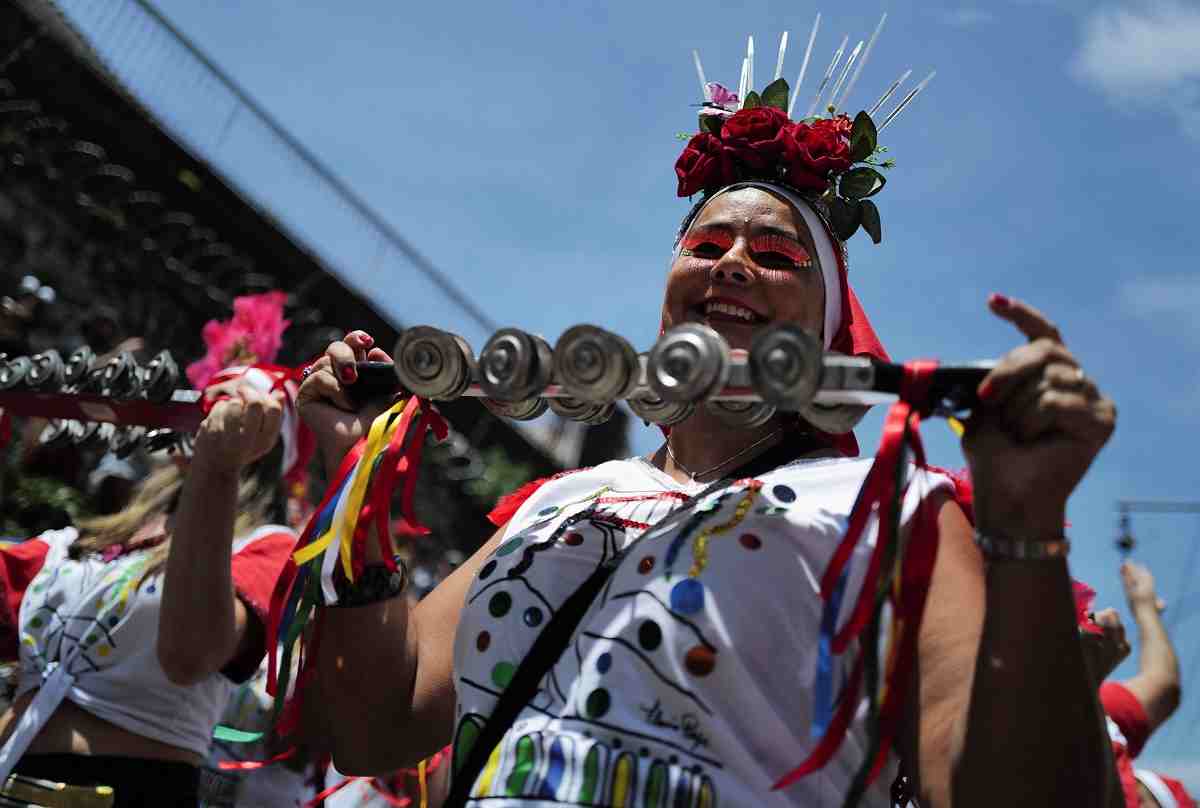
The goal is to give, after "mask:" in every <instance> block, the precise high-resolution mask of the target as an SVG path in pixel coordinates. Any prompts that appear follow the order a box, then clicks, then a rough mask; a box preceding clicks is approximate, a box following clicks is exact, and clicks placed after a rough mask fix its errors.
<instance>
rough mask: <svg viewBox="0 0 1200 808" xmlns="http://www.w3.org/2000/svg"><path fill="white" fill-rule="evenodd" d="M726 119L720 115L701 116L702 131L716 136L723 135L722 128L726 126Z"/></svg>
mask: <svg viewBox="0 0 1200 808" xmlns="http://www.w3.org/2000/svg"><path fill="white" fill-rule="evenodd" d="M724 123H725V119H724V118H722V117H721V116H720V115H701V116H700V131H701V132H710V133H711V134H714V135H719V134H721V127H722V126H723V125H724Z"/></svg>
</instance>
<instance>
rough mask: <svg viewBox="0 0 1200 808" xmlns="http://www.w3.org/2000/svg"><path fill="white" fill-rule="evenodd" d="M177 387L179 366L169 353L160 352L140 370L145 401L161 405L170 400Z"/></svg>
mask: <svg viewBox="0 0 1200 808" xmlns="http://www.w3.org/2000/svg"><path fill="white" fill-rule="evenodd" d="M178 386H179V365H177V364H176V363H175V358H174V357H173V356H171V352H170V351H160V352H159V353H158V355H157V356H155V357H154V358H153V359H151V360H150V363H149V364H148V365H146V366H145V367H144V368H142V392H143V393H144V394H145V396H146V398H147V400H149V401H153V402H154V403H156V404H161V403H163V402H165V401H169V400H170V399H171V394H172V393H173V392H175V388H176V387H178Z"/></svg>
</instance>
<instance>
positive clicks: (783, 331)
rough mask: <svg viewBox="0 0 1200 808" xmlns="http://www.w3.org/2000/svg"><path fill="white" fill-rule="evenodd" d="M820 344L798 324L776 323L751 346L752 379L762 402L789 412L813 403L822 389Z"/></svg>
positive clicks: (755, 339) (821, 353) (756, 336)
mask: <svg viewBox="0 0 1200 808" xmlns="http://www.w3.org/2000/svg"><path fill="white" fill-rule="evenodd" d="M823 353H824V352H823V351H822V350H821V344H820V343H819V342H817V340H816V339H815V338H814V337H813V336H812V335H811V334H809V333H808V332H807V331H805V330H804V329H802V328H800V326H798V325H796V324H795V323H773V324H771V325H769V326H767V327H766V328H764V329H762V330H761V331H759V332H758V333H757V334H755V335H754V341H753V342H752V343H751V344H750V356H749V360H748V364H749V365H750V379H751V384H753V385H754V389H755V390H756V391H757V392H758V394H759V395H760V396H762V397H763V400H765V401H769V402H771V403H772V404H775V405H776V406H778V407H781V408H783V409H787V410H797V409H800V408H801V407H803V406H804V405H806V404H808V403H809V402H810V401H812V399H813V396H815V395H816V394H817V391H818V390H819V389H820V387H821V369H822V365H821V359H822V356H823Z"/></svg>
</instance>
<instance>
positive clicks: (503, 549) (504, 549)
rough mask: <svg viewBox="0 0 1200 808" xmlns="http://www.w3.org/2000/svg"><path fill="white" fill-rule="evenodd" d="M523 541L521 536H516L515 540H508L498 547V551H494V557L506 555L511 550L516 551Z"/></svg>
mask: <svg viewBox="0 0 1200 808" xmlns="http://www.w3.org/2000/svg"><path fill="white" fill-rule="evenodd" d="M523 541H525V539H524V537H522V536H517V537H516V538H515V539H509V540H508V541H506V542H504V544H502V545H500V549H499V550H497V551H496V555H498V556H506V555H508V554H509V553H511V552H512V551H513V550H516V549H517V548H518V547H520V546H521V542H523Z"/></svg>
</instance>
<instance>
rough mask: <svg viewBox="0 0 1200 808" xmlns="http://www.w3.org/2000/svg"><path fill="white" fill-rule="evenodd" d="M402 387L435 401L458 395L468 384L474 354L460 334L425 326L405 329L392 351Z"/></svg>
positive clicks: (449, 398)
mask: <svg viewBox="0 0 1200 808" xmlns="http://www.w3.org/2000/svg"><path fill="white" fill-rule="evenodd" d="M392 356H394V357H395V362H396V365H395V367H396V377H397V378H398V379H399V380H400V384H401V385H403V386H404V389H406V390H408V391H409V392H411V393H413V394H414V395H418V396H421V397H422V398H429V399H433V400H434V401H451V400H453V399H456V398H458V397H459V396H461V395H462V394H463V393H464V392H466V389H467V387H469V386H470V384H471V370H472V368H473V367H474V365H475V357H474V355H472V353H471V347H470V346H469V345H468V344H467V343H466V341H465V340H463V338H462V337H460V336H458V335H456V334H451V333H450V332H448V331H441V330H439V329H437V328H431V327H430V326H427V325H418V326H414V327H412V328H409V329H407V330H406V331H405V332H404V333H403V334H401V335H400V338H399V339H398V340H396V348H395V350H394V351H393V353H392Z"/></svg>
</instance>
